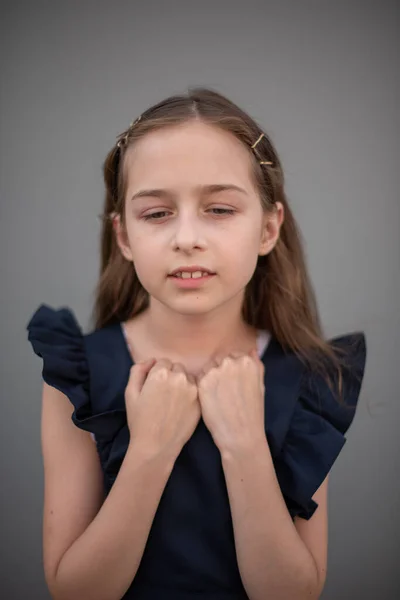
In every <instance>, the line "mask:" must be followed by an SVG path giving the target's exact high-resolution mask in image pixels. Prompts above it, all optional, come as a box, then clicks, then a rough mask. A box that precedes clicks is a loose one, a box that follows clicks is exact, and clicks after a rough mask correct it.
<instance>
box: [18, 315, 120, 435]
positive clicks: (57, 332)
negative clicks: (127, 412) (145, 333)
mask: <svg viewBox="0 0 400 600" xmlns="http://www.w3.org/2000/svg"><path fill="white" fill-rule="evenodd" d="M27 330H28V340H29V342H30V343H31V345H32V348H33V351H34V353H35V354H36V355H37V356H39V357H40V358H41V359H42V361H43V368H42V377H43V380H44V381H45V382H46V383H47V384H48V385H51V386H52V387H55V388H56V389H58V390H59V391H61V392H62V393H64V394H65V395H66V396H67V397H68V398H69V399H70V401H71V403H72V405H73V407H74V412H73V414H72V420H73V422H74V423H75V424H76V425H77V426H78V427H80V428H81V429H85V430H87V431H90V432H91V433H93V434H95V435H96V437H102V436H103V437H104V436H106V437H112V435H113V434H114V433H115V427H120V426H122V424H123V422H124V420H125V416H124V405H123V401H124V396H123V392H124V389H125V386H126V383H127V380H128V377H129V370H130V366H131V361H130V355H129V351H128V349H127V347H126V344H125V340H124V336H123V333H122V330H121V325H120V324H119V323H115V324H112V325H108V326H106V327H103V328H101V329H96V330H94V331H91V332H89V333H83V331H82V328H81V326H80V325H79V323H78V321H77V319H76V317H75V314H74V313H73V311H72V310H71V309H69V308H66V307H63V308H60V309H54V308H52V307H50V306H48V305H46V304H42V305H40V306H39V308H38V309H37V310H36V311H35V313H34V314H33V316H32V317H31V319H30V321H29V323H28V325H27Z"/></svg>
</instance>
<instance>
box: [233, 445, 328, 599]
mask: <svg viewBox="0 0 400 600" xmlns="http://www.w3.org/2000/svg"><path fill="white" fill-rule="evenodd" d="M221 454H222V464H223V468H224V472H225V479H226V483H227V488H228V494H229V500H230V506H231V513H232V520H233V527H234V535H235V545H236V553H237V558H238V564H239V570H240V574H241V577H242V581H243V585H244V587H245V589H246V592H247V594H248V596H249V598H250V600H265V598H267V597H268V598H273V599H274V600H288V598H296V600H303V599H307V600H316V599H317V598H318V596H319V594H318V574H317V570H316V566H315V562H314V559H313V557H312V555H311V554H310V552H309V550H308V548H307V547H306V546H305V544H304V543H303V541H302V540H301V538H300V536H299V535H298V533H297V530H296V528H295V526H294V523H293V521H292V519H291V517H290V514H289V512H288V510H287V507H286V504H285V501H284V498H283V496H282V493H281V490H280V487H279V483H278V480H277V478H276V474H275V469H274V466H273V462H272V457H271V454H270V450H269V447H268V442H267V440H266V439H265V442H264V440H262V441H261V442H257V443H256V444H254V446H253V447H252V448H248V449H245V450H243V449H241V450H237V451H235V450H233V451H230V452H223V453H221Z"/></svg>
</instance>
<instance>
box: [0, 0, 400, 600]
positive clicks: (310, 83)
mask: <svg viewBox="0 0 400 600" xmlns="http://www.w3.org/2000/svg"><path fill="white" fill-rule="evenodd" d="M1 20H2V22H1V36H0V40H1V42H0V43H1V56H0V60H1V91H0V94H1V96H0V97H1V140H0V143H1V177H0V185H1V215H0V216H1V232H0V233H1V237H0V264H1V286H2V288H1V296H0V302H1V305H0V306H1V341H2V351H1V409H2V418H1V419H0V423H1V444H2V452H1V456H2V461H1V490H2V492H1V497H2V512H1V517H2V531H1V545H2V559H1V589H0V593H1V594H3V597H4V598H7V600H12V599H14V598H15V599H18V600H20V599H21V600H22V599H24V600H25V599H26V598H43V599H44V598H48V597H49V596H48V593H47V589H46V587H45V583H44V578H43V571H42V547H41V543H42V540H41V518H42V500H43V498H42V493H43V474H42V462H41V451H40V437H39V435H40V407H41V400H40V395H41V385H42V384H41V378H40V367H41V363H40V361H39V359H37V358H36V357H35V356H34V355H33V352H32V351H31V348H30V345H28V343H27V341H26V331H25V326H26V324H27V321H28V320H29V318H30V316H31V314H32V313H33V311H34V310H35V309H36V307H37V305H38V304H39V303H41V302H46V303H48V304H50V305H53V306H54V307H59V306H61V305H68V306H70V307H71V308H72V309H73V310H74V311H75V313H76V315H77V317H78V319H79V321H80V323H81V325H82V326H83V328H84V330H87V327H88V323H89V320H88V319H89V316H90V310H91V300H92V293H93V288H94V285H95V283H96V278H97V272H98V262H99V258H98V235H99V230H100V222H99V220H98V219H97V215H98V214H99V213H100V210H101V206H102V201H103V184H102V177H101V163H102V161H103V159H104V157H105V155H106V153H107V151H108V150H109V148H110V147H111V146H112V144H113V143H114V140H115V136H116V135H117V134H118V133H120V132H121V131H123V130H124V129H125V128H126V127H127V125H128V124H129V123H130V122H131V121H132V120H133V119H134V118H136V117H137V116H138V115H139V114H140V113H141V112H142V111H143V110H144V109H145V108H147V107H148V106H149V105H150V104H153V103H155V102H157V101H159V100H161V99H162V98H164V97H166V96H167V95H170V94H173V93H176V92H181V91H184V90H185V89H186V88H187V86H189V85H206V86H210V87H213V88H215V89H217V90H218V91H221V92H222V93H224V94H226V95H227V96H228V97H230V98H232V100H234V101H235V102H237V103H238V104H239V105H242V106H243V107H244V108H245V109H246V110H248V111H249V112H250V113H251V114H252V116H254V117H255V118H256V119H257V120H258V121H259V123H260V126H261V127H262V128H264V129H265V130H266V131H268V132H269V133H270V134H271V136H272V138H273V140H274V141H275V143H276V145H277V147H278V151H280V154H281V157H282V160H283V164H284V167H285V169H286V177H287V190H288V194H289V197H290V200H291V202H292V206H293V209H294V212H295V215H296V216H297V219H298V221H299V224H300V227H301V229H302V232H303V234H304V237H305V240H306V249H307V255H308V259H309V267H310V271H311V277H312V279H313V282H314V285H315V289H316V292H317V294H318V299H319V305H320V310H321V315H322V319H323V322H324V324H325V328H326V332H327V334H328V335H336V334H340V333H344V332H346V331H352V330H364V331H365V332H366V334H367V340H368V364H367V373H366V378H365V382H364V387H363V391H362V395H361V398H360V404H359V410H358V412H357V416H356V419H355V421H354V422H353V425H352V427H351V429H350V430H349V433H348V436H347V438H348V441H347V444H346V446H345V448H344V450H343V452H342V454H341V455H340V457H339V458H338V460H337V462H336V464H335V466H334V468H333V471H332V473H331V488H330V508H329V514H330V536H329V565H328V579H327V584H326V589H325V592H324V594H323V598H324V600H337V599H338V598H340V599H341V600H350V599H351V600H354V599H355V598H357V599H359V598H362V599H363V600H370V599H371V600H372V599H379V600H395V598H396V599H398V598H399V597H400V577H399V567H398V554H399V551H400V545H399V539H400V538H399V533H400V530H399V529H400V528H399V512H400V510H399V509H400V494H399V482H398V480H399V475H400V452H399V426H400V425H399V424H400V419H399V417H400V403H399V393H398V390H399V387H400V376H399V373H400V368H399V359H398V355H399V353H398V349H399V333H400V319H399V308H400V289H399V280H400V278H399V272H400V269H399V266H400V260H399V259H400V241H399V240H400V238H399V233H398V232H399V226H400V203H399V193H398V171H399V158H400V155H399V154H400V153H399V133H400V132H399V115H398V108H399V96H398V74H397V68H398V66H399V64H398V63H399V61H398V53H399V41H398V40H399V37H398V34H399V10H398V3H397V2H394V1H393V2H390V1H381V2H362V1H359V2H358V1H342V0H340V1H335V2H332V1H329V2H328V1H324V0H318V1H317V0H315V1H300V0H297V1H296V0H293V1H292V2H286V1H283V2H268V1H258V2H254V1H253V2H252V1H247V2H239V0H238V1H237V2H234V1H233V0H231V1H229V2H228V1H226V2H218V1H215V2H211V1H204V0H203V1H201V2H198V1H196V2H191V1H183V0H181V1H178V0H175V1H172V0H171V1H170V2H162V1H161V0H160V1H158V2H155V1H154V0H146V1H143V2H114V3H112V2H84V1H83V2H78V1H76V2H71V1H69V2H57V1H55V2H54V1H53V2H47V3H44V2H32V3H31V2H14V3H7V4H6V3H4V4H3V7H2V14H1ZM271 600H272V599H271ZM290 600H294V599H290Z"/></svg>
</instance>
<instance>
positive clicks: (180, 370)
mask: <svg viewBox="0 0 400 600" xmlns="http://www.w3.org/2000/svg"><path fill="white" fill-rule="evenodd" d="M171 371H174V373H186V369H185V367H184V366H183V365H182V364H181V363H173V365H172V368H171Z"/></svg>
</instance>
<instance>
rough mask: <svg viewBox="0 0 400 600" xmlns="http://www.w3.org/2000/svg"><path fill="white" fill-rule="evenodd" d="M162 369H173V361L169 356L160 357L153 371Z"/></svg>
mask: <svg viewBox="0 0 400 600" xmlns="http://www.w3.org/2000/svg"><path fill="white" fill-rule="evenodd" d="M160 369H169V370H171V369H172V361H170V360H169V358H159V359H157V362H156V364H155V365H154V367H153V369H152V370H153V371H159V370H160Z"/></svg>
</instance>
